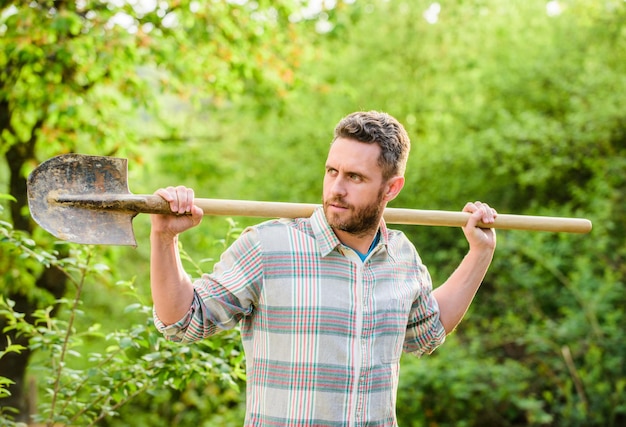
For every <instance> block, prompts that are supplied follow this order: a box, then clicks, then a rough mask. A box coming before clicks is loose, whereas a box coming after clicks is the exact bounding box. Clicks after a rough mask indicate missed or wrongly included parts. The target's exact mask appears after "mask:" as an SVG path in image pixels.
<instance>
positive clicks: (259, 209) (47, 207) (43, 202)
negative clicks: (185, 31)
mask: <svg viewBox="0 0 626 427" xmlns="http://www.w3.org/2000/svg"><path fill="white" fill-rule="evenodd" d="M127 172H128V164H127V160H126V159H121V158H115V157H102V156H87V155H82V154H64V155H60V156H56V157H53V158H51V159H49V160H47V161H45V162H43V163H42V164H40V165H39V166H38V167H37V168H36V169H35V170H33V172H32V173H31V174H30V176H29V177H28V206H29V208H30V214H31V216H32V217H33V219H34V220H35V221H36V222H37V223H38V224H39V225H40V226H41V227H42V228H43V229H44V230H46V231H48V232H49V233H51V234H52V235H53V236H55V237H57V238H59V239H61V240H66V241H69V242H74V243H83V244H101V245H131V246H137V242H136V240H135V235H134V233H133V225H132V220H133V218H134V217H135V216H136V215H137V214H139V213H148V214H170V215H174V213H172V211H171V210H170V207H169V204H168V203H167V202H166V201H165V200H163V199H162V198H161V197H159V196H155V195H136V194H132V193H131V192H130V191H129V189H128V182H127ZM195 203H196V204H197V205H198V206H199V207H200V208H202V209H203V210H204V214H205V215H227V216H250V217H262V218H278V217H280V218H298V217H308V216H310V215H311V214H312V213H313V210H314V209H315V208H316V207H317V206H319V205H316V204H304V203H284V202H261V201H248V200H224V199H195ZM384 218H385V221H386V222H387V223H390V224H414V225H437V226H452V227H461V226H464V225H465V224H466V223H467V220H468V218H469V213H467V212H448V211H436V210H416V209H400V208H387V209H385V212H384ZM480 226H484V227H485V228H489V227H493V228H500V229H509V230H535V231H553V232H569V233H588V232H589V231H590V230H591V222H590V221H589V220H587V219H582V218H555V217H541V216H523V215H507V214H498V216H497V218H496V220H495V222H494V223H493V224H480Z"/></svg>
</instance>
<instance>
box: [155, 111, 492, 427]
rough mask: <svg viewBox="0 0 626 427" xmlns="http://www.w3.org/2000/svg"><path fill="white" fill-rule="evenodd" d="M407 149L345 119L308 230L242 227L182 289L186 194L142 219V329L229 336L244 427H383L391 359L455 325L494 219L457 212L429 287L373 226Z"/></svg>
mask: <svg viewBox="0 0 626 427" xmlns="http://www.w3.org/2000/svg"><path fill="white" fill-rule="evenodd" d="M409 149H410V141H409V137H408V135H407V133H406V131H405V130H404V128H403V127H402V125H401V124H400V123H398V121H397V120H396V119H394V118H393V117H391V116H389V115H388V114H385V113H379V112H374V111H370V112H357V113H353V114H350V115H348V116H347V117H345V118H343V119H342V120H341V121H340V122H339V124H338V125H337V127H336V128H335V134H334V139H333V142H332V144H331V146H330V150H329V153H328V159H327V161H326V173H325V176H324V185H323V206H322V207H320V208H318V209H317V210H316V211H315V212H314V213H313V215H312V216H311V217H310V218H298V219H293V220H273V221H268V222H264V223H262V224H260V225H258V226H256V227H251V228H250V229H248V230H246V232H244V233H242V235H241V237H240V238H239V239H237V241H236V242H234V243H233V245H232V246H231V247H230V248H229V249H228V250H227V251H226V252H225V253H224V254H223V255H222V258H221V260H220V262H219V263H217V264H216V266H215V268H214V271H213V273H211V274H205V275H203V276H202V277H201V278H200V279H199V280H197V281H196V282H195V283H192V281H191V280H190V278H189V277H188V276H187V274H186V273H185V271H184V270H183V267H182V265H181V261H180V256H179V254H178V251H177V238H178V237H177V236H178V235H179V234H180V233H181V232H183V231H185V230H187V229H189V228H191V227H193V226H196V225H198V224H199V223H200V221H201V218H202V210H201V209H200V208H198V207H196V206H194V204H193V199H194V193H193V190H191V189H189V188H185V187H168V188H167V189H159V190H157V192H156V194H158V195H160V196H161V197H163V198H164V199H165V200H166V201H168V202H169V203H170V206H171V209H172V211H173V212H176V213H179V214H188V215H177V216H176V215H171V216H167V215H153V216H152V232H151V243H152V252H151V257H152V258H151V287H152V295H153V300H154V306H155V323H156V325H157V327H158V328H159V329H160V330H161V331H163V333H164V334H165V335H166V336H167V337H168V338H169V339H172V340H176V341H194V340H199V339H202V338H204V337H207V336H209V335H212V334H213V333H215V332H217V331H219V330H220V329H228V328H232V327H234V326H236V325H237V324H241V335H242V339H243V343H244V349H245V352H246V362H247V393H248V396H247V409H246V420H245V425H246V426H365V425H367V426H395V425H396V415H395V404H396V390H397V386H398V375H399V360H400V355H401V353H402V351H405V352H409V353H414V354H416V355H422V354H424V353H431V352H432V351H433V350H434V349H435V348H436V347H437V346H439V345H440V344H441V343H442V342H443V341H444V339H445V336H446V334H448V333H450V332H451V331H452V330H453V329H454V328H455V327H456V325H457V324H458V323H459V322H460V320H461V318H462V317H463V315H464V314H465V312H466V310H467V308H468V307H469V305H470V303H471V301H472V299H473V297H474V295H475V293H476V291H477V289H478V287H479V286H480V283H481V282H482V280H483V277H484V275H485V273H486V271H487V268H488V266H489V264H490V263H491V259H492V256H493V253H494V250H495V246H496V236H495V232H494V230H493V229H482V228H479V227H478V226H477V224H479V222H482V223H484V224H489V223H492V222H493V221H494V218H495V216H496V212H495V210H493V209H492V208H490V207H489V206H488V205H487V204H484V203H481V202H475V203H468V204H466V205H465V207H464V208H463V210H464V211H465V212H469V213H470V214H471V215H470V216H469V220H468V222H467V224H466V225H465V227H463V232H464V234H465V237H466V239H467V241H468V243H469V251H468V253H467V255H466V256H465V257H464V259H463V260H462V262H461V263H460V265H459V267H458V268H457V269H456V270H455V272H454V273H453V274H452V275H451V276H450V277H449V278H448V280H446V282H445V283H444V284H443V285H441V286H439V287H438V288H436V289H435V290H434V291H433V290H432V284H431V281H430V276H429V274H428V272H427V270H426V267H425V266H424V265H423V264H422V262H421V260H420V258H419V256H418V254H417V252H416V250H415V248H414V247H413V245H412V244H411V243H410V242H409V241H408V239H407V238H406V237H405V235H404V234H402V233H401V232H399V231H394V230H390V229H388V228H387V227H386V225H385V222H384V220H382V213H383V211H384V209H385V207H386V205H387V203H388V202H389V201H391V200H393V199H394V198H395V197H396V196H397V195H398V193H399V192H400V190H401V189H402V187H403V185H404V171H405V167H406V161H407V158H408V152H409Z"/></svg>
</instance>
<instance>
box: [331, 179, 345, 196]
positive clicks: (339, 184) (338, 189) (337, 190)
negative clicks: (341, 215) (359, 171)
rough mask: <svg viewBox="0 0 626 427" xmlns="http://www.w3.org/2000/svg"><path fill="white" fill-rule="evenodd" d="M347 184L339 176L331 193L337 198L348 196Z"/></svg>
mask: <svg viewBox="0 0 626 427" xmlns="http://www.w3.org/2000/svg"><path fill="white" fill-rule="evenodd" d="M345 184H346V182H345V180H344V179H343V178H342V177H341V176H338V177H337V178H336V179H335V180H334V181H333V185H332V187H331V191H332V193H333V194H334V195H336V196H345V195H346V185H345Z"/></svg>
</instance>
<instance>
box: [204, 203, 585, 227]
mask: <svg viewBox="0 0 626 427" xmlns="http://www.w3.org/2000/svg"><path fill="white" fill-rule="evenodd" d="M195 202H196V205H198V206H199V207H200V208H202V210H203V211H204V214H205V215H230V216H250V217H265V218H279V217H282V218H300V217H308V216H310V215H311V213H312V212H313V210H314V209H315V208H316V207H317V206H319V205H316V204H305V203H284V202H260V201H250V200H225V199H196V201H195ZM469 216H470V214H469V213H467V212H450V211H437V210H418V209H403V208H387V209H385V213H384V218H385V221H386V222H388V223H389V224H412V225H437V226H449V227H462V226H464V225H465V224H466V223H467V220H468V219H469ZM481 225H482V226H484V227H485V228H500V229H507V230H535V231H554V232H568V233H588V232H589V231H591V227H592V225H591V221H589V220H587V219H582V218H558V217H547V216H528V215H510V214H498V216H497V218H496V220H495V222H494V223H493V224H487V225H485V224H481Z"/></svg>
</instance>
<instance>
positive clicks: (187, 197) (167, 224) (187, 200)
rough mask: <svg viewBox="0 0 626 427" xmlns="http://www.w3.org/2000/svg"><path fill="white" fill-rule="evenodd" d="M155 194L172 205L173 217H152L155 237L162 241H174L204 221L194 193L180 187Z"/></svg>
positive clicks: (169, 188)
mask: <svg viewBox="0 0 626 427" xmlns="http://www.w3.org/2000/svg"><path fill="white" fill-rule="evenodd" d="M154 194H156V195H158V196H161V197H162V198H163V199H164V200H165V201H166V202H168V203H169V204H170V208H171V209H172V213H173V215H151V221H152V234H153V237H157V236H158V237H159V239H160V240H162V241H167V240H173V239H174V238H175V237H176V236H177V235H178V234H180V233H182V232H183V231H185V230H188V229H190V228H192V227H195V226H196V225H198V224H200V222H201V221H202V216H203V214H204V213H203V212H202V209H201V208H199V207H198V206H196V205H195V204H194V202H193V201H194V191H193V189H191V188H187V187H184V186H182V185H179V186H178V187H167V188H159V189H158V190H157V191H155V192H154Z"/></svg>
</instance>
